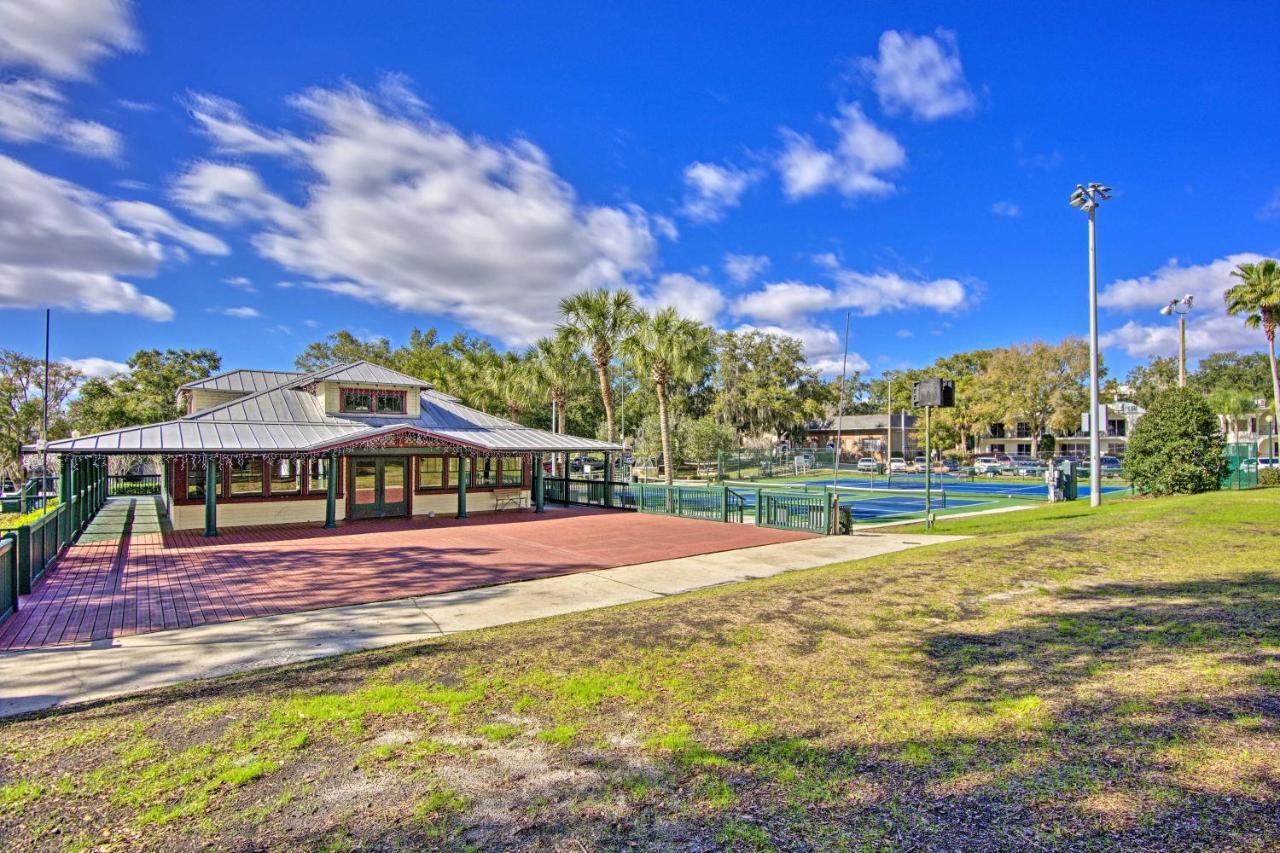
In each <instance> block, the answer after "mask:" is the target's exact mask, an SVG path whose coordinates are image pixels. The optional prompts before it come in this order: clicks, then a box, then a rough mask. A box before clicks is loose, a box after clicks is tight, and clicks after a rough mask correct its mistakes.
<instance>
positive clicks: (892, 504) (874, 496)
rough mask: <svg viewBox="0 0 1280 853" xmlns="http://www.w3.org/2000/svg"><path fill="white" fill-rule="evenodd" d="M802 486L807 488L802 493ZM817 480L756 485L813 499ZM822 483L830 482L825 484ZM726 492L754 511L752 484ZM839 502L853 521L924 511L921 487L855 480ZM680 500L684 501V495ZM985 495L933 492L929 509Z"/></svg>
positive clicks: (767, 490) (952, 506)
mask: <svg viewBox="0 0 1280 853" xmlns="http://www.w3.org/2000/svg"><path fill="white" fill-rule="evenodd" d="M805 485H808V486H809V487H810V490H809V491H807V492H806V490H805V488H804V487H805ZM814 485H819V484H817V483H809V484H805V483H788V484H786V485H782V484H763V485H760V486H759V489H760V491H762V492H764V493H767V494H772V495H777V494H779V493H780V492H792V493H794V494H796V495H797V496H798V497H803V496H805V495H808V496H811V497H812V499H817V498H819V497H820V496H821V495H822V492H821V491H820V490H818V489H814V488H813V486H814ZM826 485H830V484H829V483H827V484H826ZM729 491H730V492H731V493H732V494H733V495H734V496H735V503H736V504H739V505H741V507H742V508H743V509H744V510H746V511H749V512H754V511H755V505H756V495H755V491H756V487H755V486H747V485H739V484H735V485H731V486H730V487H729ZM839 499H840V505H841V506H842V507H845V508H848V509H850V510H851V512H852V514H853V519H854V520H855V521H873V520H876V519H883V518H888V517H891V516H902V515H913V514H923V513H924V511H925V499H924V489H923V487H921V488H920V489H888V488H879V487H877V488H875V489H871V488H868V486H867V484H866V483H865V482H864V483H855V484H853V486H852V488H851V489H850V490H849V491H844V492H841V493H840V494H839ZM684 500H686V501H687V500H688V498H685V499H684ZM990 502H991V500H990V499H989V498H987V499H984V498H982V497H978V496H975V497H973V498H968V499H966V498H957V497H951V496H949V495H944V494H942V493H941V492H935V493H934V495H933V508H934V509H935V510H943V509H956V508H960V507H970V506H980V505H982V504H986V503H990Z"/></svg>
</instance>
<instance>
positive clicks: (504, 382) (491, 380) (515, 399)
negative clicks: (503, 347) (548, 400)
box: [480, 352, 537, 423]
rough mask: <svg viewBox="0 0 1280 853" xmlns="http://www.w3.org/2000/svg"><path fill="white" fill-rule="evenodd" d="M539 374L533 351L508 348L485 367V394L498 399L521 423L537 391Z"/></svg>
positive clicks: (491, 398) (483, 373) (508, 414)
mask: <svg viewBox="0 0 1280 853" xmlns="http://www.w3.org/2000/svg"><path fill="white" fill-rule="evenodd" d="M535 376H536V375H535V373H534V369H533V356H532V354H529V353H526V354H524V355H520V354H518V353H514V352H504V353H502V354H501V355H499V356H498V357H497V358H496V359H494V360H492V361H489V362H487V363H485V365H484V366H483V367H482V369H481V373H480V382H481V384H482V385H483V386H484V389H485V393H484V395H483V396H484V397H485V398H486V399H488V400H493V401H496V402H497V403H498V405H499V406H501V407H502V408H503V409H505V410H506V413H507V417H508V418H510V419H511V420H513V421H515V422H516V423H520V422H521V419H522V418H523V417H524V413H525V411H526V410H527V409H528V406H529V404H530V402H532V400H533V398H534V397H535V396H536V394H537V382H536V378H535Z"/></svg>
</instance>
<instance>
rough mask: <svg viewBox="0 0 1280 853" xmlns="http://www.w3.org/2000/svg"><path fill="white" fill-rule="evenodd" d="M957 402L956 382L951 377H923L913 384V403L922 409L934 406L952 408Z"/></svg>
mask: <svg viewBox="0 0 1280 853" xmlns="http://www.w3.org/2000/svg"><path fill="white" fill-rule="evenodd" d="M955 404H956V383H955V382H953V381H951V380H950V379H939V378H938V377H936V376H934V377H930V378H928V379H921V380H920V381H919V382H916V383H915V384H913V385H912V386H911V405H912V406H913V407H914V408H917V409H922V408H924V407H925V406H933V407H935V408H939V409H950V408H952V407H954V406H955Z"/></svg>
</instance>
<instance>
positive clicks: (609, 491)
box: [604, 450, 613, 509]
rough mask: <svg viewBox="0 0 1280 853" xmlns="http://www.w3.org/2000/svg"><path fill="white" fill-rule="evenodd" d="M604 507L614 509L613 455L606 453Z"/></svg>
mask: <svg viewBox="0 0 1280 853" xmlns="http://www.w3.org/2000/svg"><path fill="white" fill-rule="evenodd" d="M604 505H605V507H606V508H609V509H612V508H613V454H612V453H610V452H609V451H607V450H606V451H605V452H604Z"/></svg>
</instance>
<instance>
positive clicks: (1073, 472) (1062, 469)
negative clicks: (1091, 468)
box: [1058, 459, 1080, 501]
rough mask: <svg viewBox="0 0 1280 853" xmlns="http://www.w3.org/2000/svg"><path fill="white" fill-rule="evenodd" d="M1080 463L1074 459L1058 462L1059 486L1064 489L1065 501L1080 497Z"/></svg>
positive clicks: (1063, 496)
mask: <svg viewBox="0 0 1280 853" xmlns="http://www.w3.org/2000/svg"><path fill="white" fill-rule="evenodd" d="M1077 468H1078V465H1077V463H1076V460H1074V459H1063V460H1062V461H1061V462H1059V463H1058V488H1059V489H1061V490H1062V499H1063V500H1064V501H1074V500H1076V499H1077V498H1079V497H1080V477H1079V474H1078V471H1077Z"/></svg>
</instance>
